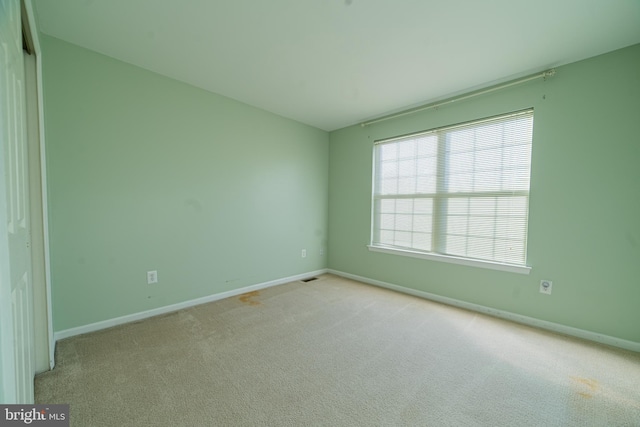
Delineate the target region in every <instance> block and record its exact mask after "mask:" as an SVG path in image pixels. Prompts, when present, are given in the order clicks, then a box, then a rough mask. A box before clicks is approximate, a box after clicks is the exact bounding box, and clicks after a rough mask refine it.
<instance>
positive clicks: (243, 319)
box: [36, 275, 640, 427]
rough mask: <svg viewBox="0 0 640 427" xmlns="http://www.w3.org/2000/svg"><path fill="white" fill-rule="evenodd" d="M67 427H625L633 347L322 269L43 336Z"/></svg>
mask: <svg viewBox="0 0 640 427" xmlns="http://www.w3.org/2000/svg"><path fill="white" fill-rule="evenodd" d="M56 361H57V367H56V368H55V369H54V370H53V371H51V372H46V373H44V374H41V375H39V376H37V377H36V403H70V404H71V425H72V426H92V427H93V426H96V427H98V426H255V425H271V426H308V425H323V426H456V427H459V426H580V427H584V426H640V354H638V353H633V352H629V351H624V350H619V349H613V348H610V347H606V346H602V345H598V344H594V343H589V342H585V341H581V340H578V339H573V338H568V337H564V336H560V335H554V334H552V333H548V332H545V331H540V330H536V329H533V328H529V327H526V326H521V325H518V324H514V323H510V322H507V321H504V320H499V319H495V318H492V317H488V316H484V315H481V314H477V313H473V312H469V311H465V310H461V309H457V308H453V307H448V306H445V305H441V304H437V303H433V302H430V301H426V300H422V299H419V298H416V297H412V296H407V295H403V294H399V293H395V292H392V291H388V290H385V289H379V288H376V287H372V286H369V285H365V284H361V283H358V282H354V281H351V280H347V279H343V278H339V277H336V276H332V275H323V276H321V277H320V278H319V279H318V280H316V281H312V282H309V283H301V282H294V283H289V284H286V285H281V286H277V287H273V288H269V289H266V290H263V291H259V292H252V293H249V294H245V295H242V296H240V297H235V298H229V299H226V300H222V301H217V302H213V303H210V304H205V305H201V306H197V307H193V308H190V309H186V310H182V311H179V312H176V313H172V314H168V315H164V316H160V317H156V318H152V319H147V320H144V321H141V322H137V323H132V324H127V325H123V326H119V327H115V328H112V329H108V330H103V331H99V332H95V333H91V334H87V335H82V336H77V337H73V338H69V339H66V340H63V341H60V342H58V345H57V351H56Z"/></svg>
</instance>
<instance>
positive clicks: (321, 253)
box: [320, 248, 324, 256]
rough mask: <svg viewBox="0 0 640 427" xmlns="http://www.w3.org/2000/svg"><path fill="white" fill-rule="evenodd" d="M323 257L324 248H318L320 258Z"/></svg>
mask: <svg viewBox="0 0 640 427" xmlns="http://www.w3.org/2000/svg"><path fill="white" fill-rule="evenodd" d="M322 255H324V248H320V256H322Z"/></svg>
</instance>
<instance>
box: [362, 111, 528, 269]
mask: <svg viewBox="0 0 640 427" xmlns="http://www.w3.org/2000/svg"><path fill="white" fill-rule="evenodd" d="M532 134H533V110H526V111H521V112H517V113H512V114H508V115H503V116H500V117H492V118H488V119H484V120H478V121H474V122H471V123H465V124H461V125H456V126H450V127H445V128H439V129H434V130H430V131H427V132H421V133H418V134H414V135H410V136H403V137H398V138H393V139H388V140H382V141H377V142H376V144H375V146H374V176H373V213H372V216H373V222H372V237H371V246H370V248H371V249H372V250H382V251H384V252H387V251H389V250H390V251H392V252H401V253H402V252H403V253H407V254H410V255H414V256H415V255H421V254H424V255H429V254H431V255H436V257H437V258H443V256H444V257H446V258H448V259H445V260H447V261H452V260H453V261H454V262H455V261H456V260H468V261H474V260H475V261H480V263H473V262H471V264H472V265H482V264H486V263H492V264H501V265H505V266H516V267H518V266H521V267H525V268H526V272H527V273H528V267H526V249H527V219H528V211H529V177H530V170H531V142H532ZM426 257H429V256H426ZM462 262H463V263H465V262H464V261H462ZM505 269H509V268H505ZM513 271H518V269H517V268H516V269H515V270H513ZM520 272H522V271H520Z"/></svg>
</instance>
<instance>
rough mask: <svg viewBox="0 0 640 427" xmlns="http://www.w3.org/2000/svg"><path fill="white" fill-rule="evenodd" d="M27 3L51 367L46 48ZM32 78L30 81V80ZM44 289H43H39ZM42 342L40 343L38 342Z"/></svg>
mask: <svg viewBox="0 0 640 427" xmlns="http://www.w3.org/2000/svg"><path fill="white" fill-rule="evenodd" d="M21 2H22V3H23V5H24V9H23V10H24V11H25V12H26V18H27V24H28V25H27V27H28V28H25V30H26V31H28V33H29V34H30V35H31V40H32V42H33V50H34V52H33V54H34V55H35V59H36V92H37V103H38V105H37V110H38V123H37V128H38V138H39V147H40V184H41V191H42V193H41V195H40V196H41V199H42V227H43V234H44V235H43V242H44V278H45V290H44V291H45V293H46V302H47V313H46V319H47V336H48V340H47V341H48V343H47V345H46V346H44V347H48V352H49V354H48V356H49V369H53V368H54V367H55V348H56V343H55V341H54V335H53V310H52V309H53V303H52V298H51V262H50V254H49V212H48V194H47V162H46V160H47V157H46V151H45V148H46V147H45V128H44V96H43V79H42V51H41V49H40V39H39V38H38V31H37V26H36V21H35V14H34V10H33V4H32V1H31V0H21ZM30 83H32V82H26V81H25V85H26V84H30ZM33 125H34V124H33V123H27V126H28V127H29V126H33ZM38 291H40V290H38ZM36 346H38V344H36Z"/></svg>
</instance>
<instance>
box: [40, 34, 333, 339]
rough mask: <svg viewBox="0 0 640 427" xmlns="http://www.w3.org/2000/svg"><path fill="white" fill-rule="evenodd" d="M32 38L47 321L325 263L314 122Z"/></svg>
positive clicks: (323, 153) (78, 320) (61, 323)
mask: <svg viewBox="0 0 640 427" xmlns="http://www.w3.org/2000/svg"><path fill="white" fill-rule="evenodd" d="M41 42H42V50H43V61H44V62H43V76H44V77H43V78H44V104H45V105H44V108H45V129H46V155H47V179H48V197H49V203H50V205H49V226H50V253H51V272H52V296H53V320H54V330H55V331H61V330H65V329H68V328H72V327H76V326H82V325H86V324H90V323H93V322H98V321H102V320H107V319H111V318H115V317H119V316H123V315H127V314H132V313H137V312H140V311H144V310H149V309H153V308H157V307H162V306H166V305H168V304H173V303H178V302H182V301H186V300H190V299H194V298H198V297H202V296H206V295H211V294H215V293H219V292H223V291H228V290H232V289H237V288H240V287H244V286H247V285H252V284H257V283H262V282H266V281H269V280H275V279H281V278H284V277H289V276H292V275H296V274H302V273H305V272H310V271H314V270H317V269H322V268H325V267H326V257H325V256H324V255H321V249H325V247H326V244H327V242H326V240H327V224H328V212H327V198H328V176H327V174H328V154H329V153H328V148H329V146H328V134H327V133H326V132H324V131H321V130H318V129H315V128H312V127H309V126H306V125H302V124H300V123H297V122H295V121H292V120H288V119H285V118H282V117H280V116H276V115H274V114H271V113H268V112H265V111H262V110H259V109H256V108H253V107H250V106H247V105H245V104H242V103H239V102H236V101H233V100H230V99H228V98H224V97H221V96H218V95H215V94H212V93H209V92H206V91H203V90H200V89H197V88H195V87H192V86H189V85H186V84H183V83H180V82H177V81H175V80H172V79H169V78H166V77H163V76H160V75H157V74H154V73H151V72H149V71H146V70H143V69H140V68H137V67H134V66H131V65H128V64H125V63H123V62H119V61H116V60H114V59H111V58H109V57H106V56H103V55H100V54H97V53H94V52H91V51H88V50H85V49H82V48H79V47H77V46H74V45H71V44H68V43H65V42H62V41H60V40H57V39H54V38H51V37H47V36H44V35H42V37H41ZM303 248H305V249H307V253H308V255H307V257H306V258H304V259H303V258H302V257H301V249H303ZM148 270H158V277H159V283H158V284H155V285H147V284H146V272H147V271H148Z"/></svg>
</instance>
